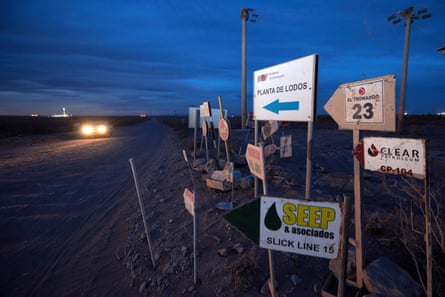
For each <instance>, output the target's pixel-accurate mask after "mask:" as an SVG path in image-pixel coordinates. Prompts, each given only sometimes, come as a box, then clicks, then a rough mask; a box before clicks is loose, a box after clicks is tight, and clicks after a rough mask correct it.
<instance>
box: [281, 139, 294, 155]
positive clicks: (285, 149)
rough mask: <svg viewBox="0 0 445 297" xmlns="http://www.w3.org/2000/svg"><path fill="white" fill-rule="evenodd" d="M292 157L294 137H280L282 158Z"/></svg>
mask: <svg viewBox="0 0 445 297" xmlns="http://www.w3.org/2000/svg"><path fill="white" fill-rule="evenodd" d="M290 157H292V135H286V136H281V137H280V158H290Z"/></svg>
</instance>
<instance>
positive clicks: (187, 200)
mask: <svg viewBox="0 0 445 297" xmlns="http://www.w3.org/2000/svg"><path fill="white" fill-rule="evenodd" d="M183 197H184V204H185V209H187V210H188V212H189V213H190V214H191V215H192V216H194V215H195V207H194V201H195V193H193V192H192V191H190V190H189V189H187V188H185V190H184V194H183Z"/></svg>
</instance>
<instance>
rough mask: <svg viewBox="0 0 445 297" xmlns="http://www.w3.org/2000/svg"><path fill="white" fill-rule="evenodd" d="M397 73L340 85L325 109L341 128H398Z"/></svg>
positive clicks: (378, 129)
mask: <svg viewBox="0 0 445 297" xmlns="http://www.w3.org/2000/svg"><path fill="white" fill-rule="evenodd" d="M395 101H396V100H395V75H386V76H381V77H376V78H372V79H367V80H362V81H357V82H353V83H346V84H342V85H340V86H339V87H338V88H337V90H336V91H335V93H334V94H333V95H332V97H331V98H330V99H329V101H328V102H327V103H326V105H325V110H326V111H327V112H328V113H329V114H330V115H331V116H332V118H333V119H334V120H335V121H336V122H337V124H338V125H339V128H340V129H354V128H358V129H360V130H375V131H395Z"/></svg>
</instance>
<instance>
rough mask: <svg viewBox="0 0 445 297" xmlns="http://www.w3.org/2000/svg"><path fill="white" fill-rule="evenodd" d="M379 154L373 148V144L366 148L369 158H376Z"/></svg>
mask: <svg viewBox="0 0 445 297" xmlns="http://www.w3.org/2000/svg"><path fill="white" fill-rule="evenodd" d="M378 154H379V150H378V149H377V148H376V147H375V145H374V144H371V147H369V148H368V155H370V156H371V157H377V155H378Z"/></svg>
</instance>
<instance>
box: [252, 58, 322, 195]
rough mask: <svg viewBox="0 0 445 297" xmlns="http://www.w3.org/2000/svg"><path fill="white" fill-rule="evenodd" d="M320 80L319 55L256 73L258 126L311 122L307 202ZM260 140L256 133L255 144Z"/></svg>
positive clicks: (308, 139) (308, 133) (308, 138)
mask: <svg viewBox="0 0 445 297" xmlns="http://www.w3.org/2000/svg"><path fill="white" fill-rule="evenodd" d="M317 76H318V55H316V54H313V55H309V56H306V57H303V58H299V59H295V60H292V61H288V62H285V63H282V64H278V65H274V66H271V67H268V68H264V69H260V70H257V71H255V72H254V97H253V101H254V114H255V122H257V121H258V120H276V121H289V122H308V130H307V150H306V190H305V198H306V199H307V200H309V199H310V190H311V187H310V186H311V178H312V131H313V120H314V114H315V112H314V110H315V106H316V104H315V102H316V97H317ZM255 130H257V124H255ZM257 136H258V134H257V132H255V144H256V143H257ZM255 185H256V183H255ZM256 193H257V192H256V191H255V194H256Z"/></svg>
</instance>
